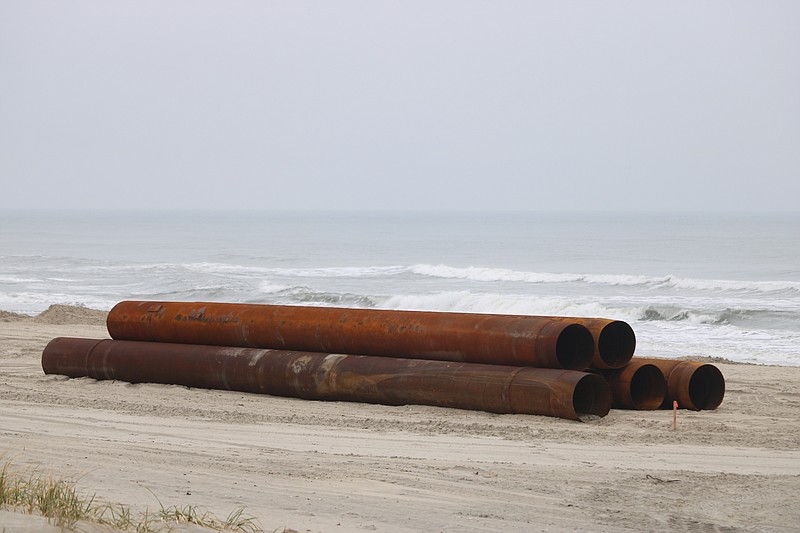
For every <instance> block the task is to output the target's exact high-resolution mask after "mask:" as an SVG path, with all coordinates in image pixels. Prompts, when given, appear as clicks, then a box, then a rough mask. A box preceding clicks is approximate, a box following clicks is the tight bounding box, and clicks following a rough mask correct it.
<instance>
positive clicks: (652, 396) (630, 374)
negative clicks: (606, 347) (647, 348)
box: [597, 364, 667, 410]
mask: <svg viewBox="0 0 800 533" xmlns="http://www.w3.org/2000/svg"><path fill="white" fill-rule="evenodd" d="M597 372H599V373H600V374H601V375H602V376H603V377H604V378H606V381H608V384H609V385H610V386H611V393H612V396H613V402H612V404H611V406H612V407H614V408H617V409H641V410H644V409H658V408H659V407H661V404H662V403H664V397H665V396H666V393H667V381H666V379H665V378H664V374H663V373H662V372H661V370H660V369H659V368H658V367H657V366H655V365H651V364H632V365H630V364H629V365H626V366H624V367H622V368H617V369H612V370H598V371H597Z"/></svg>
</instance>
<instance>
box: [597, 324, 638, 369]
mask: <svg viewBox="0 0 800 533" xmlns="http://www.w3.org/2000/svg"><path fill="white" fill-rule="evenodd" d="M635 350H636V334H635V333H634V332H633V328H632V327H631V326H630V325H629V324H628V323H627V322H622V321H621V320H614V321H612V322H609V323H608V324H606V325H605V326H604V327H603V329H602V330H601V331H600V335H599V336H598V339H597V355H598V356H599V358H600V360H599V361H595V365H596V366H598V367H601V368H622V367H623V366H625V365H626V364H628V362H629V361H630V360H631V358H632V357H633V352H634V351H635Z"/></svg>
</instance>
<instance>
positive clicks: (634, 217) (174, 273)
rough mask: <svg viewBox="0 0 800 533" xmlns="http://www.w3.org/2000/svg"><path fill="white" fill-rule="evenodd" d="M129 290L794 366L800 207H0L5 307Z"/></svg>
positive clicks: (109, 301) (132, 295)
mask: <svg viewBox="0 0 800 533" xmlns="http://www.w3.org/2000/svg"><path fill="white" fill-rule="evenodd" d="M126 299H155V300H187V301H227V302H248V303H276V304H296V305H325V306H342V307H371V308H381V309H411V310H431V311H463V312H479V313H512V314H531V315H558V316H586V317H605V318H612V319H617V320H624V321H627V322H628V323H630V324H631V326H632V327H633V329H634V331H635V332H636V337H637V348H636V355H643V356H659V357H682V356H709V357H723V358H726V359H730V360H733V361H741V362H752V363H764V364H783V365H793V366H800V215H798V214H785V215H769V214H763V215H753V214H747V215H745V214H740V215H734V214H663V213H660V214H648V213H635V214H546V213H438V214H437V213H411V212H409V213H335V212H331V213H320V212H309V213H301V212H287V213H260V212H242V213H234V212H146V211H142V212H103V211H93V212H70V211H63V212H33V211H16V212H14V211H12V212H8V211H7V212H4V213H0V309H2V310H6V311H12V312H18V313H26V314H31V315H33V314H37V313H39V312H41V311H43V310H45V309H46V308H47V307H48V306H49V305H50V304H56V303H57V304H69V305H83V306H86V307H91V308H96V309H102V310H108V309H110V308H111V307H112V306H113V305H114V304H115V303H116V302H118V301H121V300H126ZM1 327H2V326H1V325H0V328H1Z"/></svg>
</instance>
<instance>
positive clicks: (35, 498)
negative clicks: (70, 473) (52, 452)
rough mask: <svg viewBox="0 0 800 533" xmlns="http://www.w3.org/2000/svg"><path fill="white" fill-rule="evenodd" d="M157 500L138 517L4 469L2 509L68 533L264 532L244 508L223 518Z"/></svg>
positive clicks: (69, 486) (37, 476)
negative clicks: (89, 526) (84, 531)
mask: <svg viewBox="0 0 800 533" xmlns="http://www.w3.org/2000/svg"><path fill="white" fill-rule="evenodd" d="M156 500H157V501H158V504H159V509H158V510H157V511H155V512H152V511H145V512H143V513H134V512H133V511H132V510H131V508H130V507H129V506H127V505H123V504H111V503H102V502H99V501H97V499H96V497H95V494H88V493H85V492H81V491H79V490H78V489H77V487H76V486H75V484H74V483H72V482H69V481H65V480H63V479H57V478H54V477H53V476H51V475H45V474H42V473H41V472H38V471H25V470H22V471H19V470H16V469H15V468H13V466H12V465H11V463H10V462H8V461H7V462H5V463H4V464H3V467H2V470H0V509H7V510H13V511H17V512H23V513H27V514H38V515H41V516H44V517H46V518H47V519H48V522H50V523H51V524H53V525H55V526H56V527H60V528H62V529H63V530H72V529H74V528H75V527H76V526H77V525H78V523H79V522H94V523H97V524H101V525H104V526H111V527H113V528H115V529H117V530H120V531H135V532H136V533H160V532H164V531H171V530H172V529H173V528H174V527H175V526H176V525H179V524H182V523H188V524H196V525H198V526H201V527H205V528H208V529H210V530H214V531H240V532H243V533H260V532H262V531H263V530H262V529H261V528H260V527H259V526H258V525H257V523H256V521H255V519H254V518H253V517H251V516H247V515H245V514H244V509H243V508H239V509H236V510H234V511H232V512H231V513H230V514H229V515H228V516H227V518H225V519H220V518H217V517H216V516H215V515H213V514H211V513H209V512H207V511H202V510H200V509H198V508H197V507H195V506H193V505H186V506H183V507H178V506H174V505H173V506H169V507H167V506H164V505H163V504H162V503H161V501H160V500H158V498H157V497H156ZM287 531H288V530H287Z"/></svg>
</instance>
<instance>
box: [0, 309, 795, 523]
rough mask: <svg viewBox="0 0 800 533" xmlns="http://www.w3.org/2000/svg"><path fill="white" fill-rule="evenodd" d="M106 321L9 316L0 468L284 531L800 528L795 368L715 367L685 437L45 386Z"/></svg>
mask: <svg viewBox="0 0 800 533" xmlns="http://www.w3.org/2000/svg"><path fill="white" fill-rule="evenodd" d="M102 316H103V314H102V312H88V313H87V312H86V310H80V309H75V308H61V309H55V310H53V311H51V312H50V316H49V317H48V316H47V315H46V314H43V315H40V316H39V317H36V318H29V317H23V316H13V315H10V314H8V313H5V314H2V315H0V372H2V378H0V395H1V397H2V402H0V453H3V454H4V457H5V458H6V459H10V460H12V461H13V462H14V464H16V465H19V466H23V467H24V466H38V467H41V468H44V469H47V470H48V471H52V472H53V473H55V474H57V475H59V476H62V477H66V478H69V479H78V480H79V482H78V483H79V486H80V487H85V488H86V489H87V490H90V491H92V492H96V493H97V497H98V498H101V499H103V500H108V501H113V502H124V503H127V504H130V505H132V506H133V507H134V508H135V509H140V510H144V509H145V508H146V507H147V508H151V509H152V508H154V507H157V506H158V502H157V501H156V499H155V496H154V495H157V496H158V498H159V499H160V500H161V501H162V502H163V503H164V504H166V505H173V504H174V505H185V504H191V505H198V506H201V507H204V508H206V509H208V510H210V511H212V512H214V513H216V514H219V515H225V514H227V513H228V512H229V511H231V510H233V509H235V508H237V507H241V506H244V507H245V508H246V510H247V512H248V513H250V514H252V515H255V516H256V517H258V518H259V520H260V523H261V525H262V526H263V527H264V528H265V529H266V530H269V531H272V530H274V529H276V528H281V527H284V526H286V527H291V528H294V529H296V530H298V531H312V532H317V531H325V532H328V531H370V530H375V531H408V532H411V531H501V530H502V531H573V530H577V531H609V532H611V531H674V530H678V531H709V530H710V531H797V530H798V524H800V510H799V509H798V506H797V501H796V500H797V495H798V494H800V392H798V391H800V368H795V367H791V368H787V367H768V366H753V365H732V364H725V363H718V366H719V368H720V369H721V370H722V372H723V373H724V375H725V377H726V380H727V387H728V391H727V394H726V397H725V401H724V402H723V404H722V406H721V407H720V408H719V409H718V410H716V411H704V412H687V411H681V412H679V417H678V431H673V429H672V413H671V412H665V411H651V412H633V411H618V410H612V411H611V413H610V414H609V415H608V416H607V417H605V418H603V419H599V420H596V421H592V422H587V423H579V422H571V421H565V420H560V419H553V418H546V417H538V416H524V415H495V414H489V413H482V412H471V411H459V410H453V409H442V408H434V407H420V406H403V407H387V406H377V405H364V404H355V403H343V402H309V401H303V400H296V399H288V398H276V397H270V396H259V395H248V394H243V393H236V392H225V391H209V390H198V389H189V388H186V387H180V386H165V385H150V384H140V385H131V384H127V383H123V382H114V381H104V382H99V381H95V380H91V379H85V378H83V379H67V378H64V377H60V376H46V375H44V373H43V372H42V370H41V360H40V358H41V352H42V349H43V348H44V346H45V344H46V343H47V342H48V341H49V340H50V339H52V338H53V337H56V336H81V337H93V338H104V337H107V333H106V331H105V328H104V327H103V326H102ZM42 317H44V318H42ZM7 516H9V515H8V513H0V527H3V526H4V525H8V524H10V521H11V519H10V518H6V517H7Z"/></svg>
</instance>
